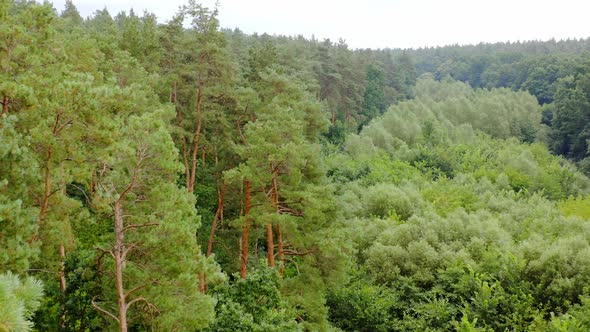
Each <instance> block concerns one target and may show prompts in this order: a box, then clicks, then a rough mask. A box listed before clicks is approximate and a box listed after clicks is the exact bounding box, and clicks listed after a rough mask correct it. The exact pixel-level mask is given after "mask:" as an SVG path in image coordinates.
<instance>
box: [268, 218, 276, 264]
mask: <svg viewBox="0 0 590 332" xmlns="http://www.w3.org/2000/svg"><path fill="white" fill-rule="evenodd" d="M266 247H267V251H268V255H267V259H268V266H270V267H275V245H274V241H273V235H272V224H266Z"/></svg>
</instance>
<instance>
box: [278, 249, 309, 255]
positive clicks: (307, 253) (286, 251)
mask: <svg viewBox="0 0 590 332" xmlns="http://www.w3.org/2000/svg"><path fill="white" fill-rule="evenodd" d="M283 254H285V255H289V256H306V255H309V254H313V251H306V252H298V251H294V250H283Z"/></svg>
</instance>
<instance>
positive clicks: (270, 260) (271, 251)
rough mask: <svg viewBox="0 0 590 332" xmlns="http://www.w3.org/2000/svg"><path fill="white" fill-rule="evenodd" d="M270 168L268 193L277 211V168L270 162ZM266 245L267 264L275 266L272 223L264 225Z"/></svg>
mask: <svg viewBox="0 0 590 332" xmlns="http://www.w3.org/2000/svg"><path fill="white" fill-rule="evenodd" d="M270 170H271V172H272V188H271V193H270V200H271V203H272V205H273V207H274V208H275V210H276V211H277V213H278V212H279V188H278V183H277V177H278V168H277V167H275V166H274V165H273V164H272V163H271V164H270ZM266 246H267V250H268V257H267V258H268V265H269V266H272V267H274V266H275V253H274V249H275V248H274V239H273V232H272V224H267V225H266Z"/></svg>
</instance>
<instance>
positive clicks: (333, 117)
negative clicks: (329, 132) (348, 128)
mask: <svg viewBox="0 0 590 332" xmlns="http://www.w3.org/2000/svg"><path fill="white" fill-rule="evenodd" d="M335 125H336V111H332V127H334V126H335Z"/></svg>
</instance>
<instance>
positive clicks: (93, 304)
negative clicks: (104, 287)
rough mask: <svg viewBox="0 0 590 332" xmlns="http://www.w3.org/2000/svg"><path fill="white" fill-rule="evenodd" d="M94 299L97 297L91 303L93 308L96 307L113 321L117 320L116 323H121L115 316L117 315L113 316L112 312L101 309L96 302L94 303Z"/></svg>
mask: <svg viewBox="0 0 590 332" xmlns="http://www.w3.org/2000/svg"><path fill="white" fill-rule="evenodd" d="M94 299H96V296H95V297H94V298H92V301H91V303H92V306H93V307H94V308H95V309H96V310H98V311H100V312H102V313H103V314H105V315H107V316H109V317H111V318H112V319H114V320H116V321H117V322H118V323H119V318H117V316H115V315H113V314H111V313H110V312H108V311H107V310H105V309H103V308H101V307H100V306H99V305H98V304H96V302H94Z"/></svg>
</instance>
